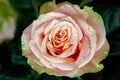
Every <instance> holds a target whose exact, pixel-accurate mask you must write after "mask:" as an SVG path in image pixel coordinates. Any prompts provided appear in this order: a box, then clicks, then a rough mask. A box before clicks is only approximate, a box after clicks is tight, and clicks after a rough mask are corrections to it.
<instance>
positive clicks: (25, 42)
mask: <svg viewBox="0 0 120 80" xmlns="http://www.w3.org/2000/svg"><path fill="white" fill-rule="evenodd" d="M31 28H32V25H29V26H28V27H27V28H26V29H25V30H24V31H23V34H22V38H21V43H22V45H21V46H22V55H23V56H26V55H28V54H30V53H31V51H30V49H29V47H28V43H29V41H30V39H31Z"/></svg>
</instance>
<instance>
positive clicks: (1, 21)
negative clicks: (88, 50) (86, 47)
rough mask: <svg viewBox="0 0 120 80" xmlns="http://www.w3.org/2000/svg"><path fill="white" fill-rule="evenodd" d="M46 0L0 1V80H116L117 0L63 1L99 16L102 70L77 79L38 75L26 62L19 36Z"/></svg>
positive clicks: (119, 48) (119, 62)
mask: <svg viewBox="0 0 120 80" xmlns="http://www.w3.org/2000/svg"><path fill="white" fill-rule="evenodd" d="M47 1H51V0H0V80H120V3H119V1H117V0H114V1H113V0H112V1H110V0H67V1H69V2H71V3H73V4H78V5H80V7H81V8H82V7H83V6H84V5H87V6H90V7H93V9H94V11H96V12H98V13H99V14H100V15H101V16H102V17H103V20H104V24H105V28H106V32H107V35H106V36H107V39H108V41H109V43H110V52H109V55H108V57H107V58H106V59H105V60H103V61H102V63H103V64H104V69H103V70H102V71H100V72H98V73H88V74H85V75H83V76H81V77H77V78H68V77H64V76H63V77H57V76H50V75H47V74H45V73H43V74H41V75H39V74H38V73H37V72H36V71H34V70H33V69H32V68H31V67H30V66H29V65H28V64H27V60H26V58H25V57H23V56H22V55H21V54H22V51H21V35H22V32H23V30H24V29H25V28H26V27H27V26H28V25H29V24H31V23H32V21H33V20H35V19H37V17H38V16H39V8H40V6H41V5H42V4H43V3H45V2H47ZM63 1H65V0H56V2H57V3H60V2H63ZM80 3H81V4H80Z"/></svg>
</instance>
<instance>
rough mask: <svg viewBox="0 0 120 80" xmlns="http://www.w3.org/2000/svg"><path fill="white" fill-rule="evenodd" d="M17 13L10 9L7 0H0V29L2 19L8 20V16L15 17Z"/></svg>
mask: <svg viewBox="0 0 120 80" xmlns="http://www.w3.org/2000/svg"><path fill="white" fill-rule="evenodd" d="M16 16H17V14H16V13H15V11H14V10H13V9H12V7H11V5H10V4H9V2H7V0H0V30H1V28H2V22H3V21H4V20H6V21H9V18H10V17H16Z"/></svg>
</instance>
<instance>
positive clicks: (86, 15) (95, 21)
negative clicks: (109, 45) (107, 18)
mask: <svg viewBox="0 0 120 80" xmlns="http://www.w3.org/2000/svg"><path fill="white" fill-rule="evenodd" d="M74 8H75V9H76V10H77V11H78V13H79V14H82V18H83V19H85V20H86V21H87V23H88V24H89V25H91V26H92V27H93V28H94V29H95V30H96V36H97V50H98V49H100V48H101V47H102V46H103V44H104V41H105V34H106V33H105V27H104V23H103V20H102V18H101V16H100V15H99V14H98V13H96V12H94V11H93V10H92V8H90V7H87V6H85V7H84V9H80V8H79V7H78V6H77V5H74Z"/></svg>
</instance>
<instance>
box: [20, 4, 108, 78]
mask: <svg viewBox="0 0 120 80" xmlns="http://www.w3.org/2000/svg"><path fill="white" fill-rule="evenodd" d="M50 5H52V2H49V3H45V4H44V5H43V6H42V7H41V15H40V16H39V18H38V19H37V20H35V21H33V23H32V24H30V25H29V26H28V27H27V28H26V29H25V30H24V31H23V34H22V51H23V53H22V55H23V56H26V57H27V60H28V63H29V64H30V65H31V67H32V68H33V69H34V70H36V71H37V72H38V73H43V72H46V73H48V74H50V75H56V76H68V77H77V76H80V75H83V74H84V73H94V72H98V71H100V70H102V69H103V65H102V64H101V63H100V62H101V61H102V60H103V59H104V58H106V56H107V53H108V51H109V45H108V42H107V40H106V32H105V28H104V24H103V20H102V18H101V16H100V15H99V14H98V13H96V12H94V11H93V10H92V8H90V7H87V6H85V7H84V8H83V9H80V8H79V6H77V5H73V4H70V3H69V4H68V3H67V4H65V3H62V4H58V5H54V4H53V5H52V6H54V7H52V8H51V9H47V8H48V7H49V6H50ZM45 6H47V8H46V7H45Z"/></svg>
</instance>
